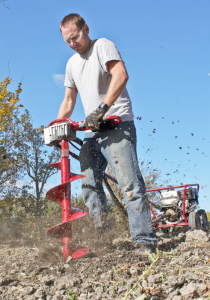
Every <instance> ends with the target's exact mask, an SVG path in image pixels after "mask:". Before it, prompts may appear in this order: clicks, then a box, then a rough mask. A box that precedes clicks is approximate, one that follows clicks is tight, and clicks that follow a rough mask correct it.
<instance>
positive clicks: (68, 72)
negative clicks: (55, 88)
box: [64, 61, 76, 88]
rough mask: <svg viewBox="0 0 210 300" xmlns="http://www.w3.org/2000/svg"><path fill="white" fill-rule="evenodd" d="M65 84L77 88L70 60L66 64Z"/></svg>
mask: <svg viewBox="0 0 210 300" xmlns="http://www.w3.org/2000/svg"><path fill="white" fill-rule="evenodd" d="M64 85H65V86H67V87H70V88H76V85H75V82H74V79H73V77H72V72H71V64H70V61H68V63H67V65H66V73H65V80H64Z"/></svg>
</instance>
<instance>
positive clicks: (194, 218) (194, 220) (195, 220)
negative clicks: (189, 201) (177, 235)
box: [189, 211, 201, 229]
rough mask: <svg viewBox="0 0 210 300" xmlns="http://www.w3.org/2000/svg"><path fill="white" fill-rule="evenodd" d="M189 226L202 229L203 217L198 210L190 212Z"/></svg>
mask: <svg viewBox="0 0 210 300" xmlns="http://www.w3.org/2000/svg"><path fill="white" fill-rule="evenodd" d="M189 226H190V227H191V228H192V229H200V228H201V219H200V215H199V213H198V212H195V211H192V212H190V214H189Z"/></svg>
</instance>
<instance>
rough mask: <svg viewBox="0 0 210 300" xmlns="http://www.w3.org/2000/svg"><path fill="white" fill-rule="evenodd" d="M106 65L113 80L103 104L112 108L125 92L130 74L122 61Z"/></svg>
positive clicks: (112, 61) (114, 61)
mask: <svg viewBox="0 0 210 300" xmlns="http://www.w3.org/2000/svg"><path fill="white" fill-rule="evenodd" d="M106 65H107V70H108V72H109V73H110V74H111V75H112V79H111V82H110V85H109V88H108V91H107V93H106V96H105V97H104V99H103V102H104V103H106V104H107V105H108V106H109V108H110V107H111V106H112V104H113V103H114V102H115V101H116V100H117V98H118V97H119V96H120V94H121V93H122V91H123V90H124V88H125V86H126V83H127V81H128V73H127V71H126V68H125V65H124V63H123V62H122V61H117V60H111V61H108V62H107V64H106Z"/></svg>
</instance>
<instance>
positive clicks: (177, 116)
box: [0, 0, 210, 211]
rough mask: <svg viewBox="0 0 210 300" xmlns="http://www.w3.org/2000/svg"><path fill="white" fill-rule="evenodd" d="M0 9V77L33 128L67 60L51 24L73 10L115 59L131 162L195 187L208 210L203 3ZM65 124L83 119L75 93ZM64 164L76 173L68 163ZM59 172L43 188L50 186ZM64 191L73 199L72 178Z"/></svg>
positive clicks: (13, 3)
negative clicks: (133, 149) (127, 108)
mask: <svg viewBox="0 0 210 300" xmlns="http://www.w3.org/2000/svg"><path fill="white" fill-rule="evenodd" d="M5 5H6V6H8V8H7V7H5ZM5 5H4V4H3V3H1V2H0V28H1V41H0V45H1V47H0V49H1V50H0V54H1V55H0V80H1V81H2V80H3V79H4V78H5V77H6V76H8V75H9V76H10V78H12V80H13V82H12V83H11V85H10V91H14V90H15V89H16V88H17V86H18V83H19V82H20V81H22V88H23V91H22V93H21V104H23V105H24V107H25V108H27V109H28V110H29V112H30V113H31V116H32V119H33V124H34V126H35V127H39V126H40V125H45V126H47V125H48V124H49V123H50V122H51V121H52V120H54V119H56V117H57V114H58V110H59V107H60V104H61V102H62V100H63V97H64V92H65V87H64V86H63V80H64V74H65V67H66V63H67V61H68V59H69V58H70V57H71V56H72V55H73V54H74V52H73V50H71V49H70V47H69V46H68V45H67V44H65V43H64V41H63V38H62V35H61V33H60V29H59V26H60V22H61V21H62V19H63V18H64V16H66V15H67V14H69V13H79V14H80V15H82V17H83V18H84V19H85V21H86V23H87V25H88V26H89V28H90V38H91V39H92V40H94V39H98V38H102V37H105V38H107V39H109V40H111V41H113V42H114V43H115V44H116V46H117V48H118V50H119V52H120V54H121V56H122V58H123V60H124V63H125V66H126V68H127V71H128V74H129V81H128V83H127V89H128V92H129V95H130V97H131V101H132V106H133V112H134V116H135V125H136V129H137V153H138V159H139V162H140V163H141V165H142V164H143V167H148V166H149V167H150V166H151V167H152V168H153V169H158V170H161V181H162V182H164V181H165V180H168V183H169V184H171V185H179V184H180V183H182V184H194V183H198V184H199V185H200V192H199V202H200V208H203V209H206V210H208V211H210V182H209V169H210V136H209V130H210V118H209V112H210V55H209V53H210V17H209V12H210V1H209V0H202V1H201V0H184V1H183V0H170V1H168V0H130V1H125V0H122V1H119V0H112V1H111V0H106V1H99V0H94V1H93V0H88V1H85V0H80V1H70V0H59V1H58V0H44V1H43V0H42V1H41V0H36V1H28V0H27V1H26V0H8V1H6V2H5ZM71 119H72V120H74V121H82V120H84V119H85V114H84V110H83V107H82V104H81V100H80V97H79V96H78V99H77V104H76V107H75V110H74V112H73V115H72V117H71ZM78 136H79V137H80V138H82V137H83V133H80V134H79V135H78ZM71 166H72V171H74V172H76V173H80V168H79V164H77V163H75V161H74V160H73V159H71ZM59 176H60V175H56V176H54V177H52V178H51V179H50V180H49V183H48V185H49V186H55V185H57V184H59V182H60V177H59ZM72 193H73V194H75V193H76V194H80V193H81V188H80V182H79V181H78V182H74V183H73V184H72Z"/></svg>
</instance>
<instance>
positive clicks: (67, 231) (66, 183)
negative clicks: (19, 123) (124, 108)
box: [42, 116, 120, 260]
mask: <svg viewBox="0 0 210 300" xmlns="http://www.w3.org/2000/svg"><path fill="white" fill-rule="evenodd" d="M107 119H108V120H110V119H115V120H114V123H115V124H118V123H120V118H119V117H116V116H110V117H107ZM55 123H56V124H55ZM87 129H89V128H86V127H85V126H84V122H72V121H71V120H70V119H66V118H64V119H59V120H55V121H52V122H51V123H50V124H49V125H48V127H47V128H44V129H43V131H42V133H43V134H44V140H45V144H46V145H48V146H55V145H57V144H59V143H61V157H62V158H61V161H60V162H56V163H52V164H51V166H52V167H54V168H56V169H58V170H61V184H59V185H57V186H55V187H54V188H52V189H50V190H49V191H48V192H47V194H46V196H47V198H48V199H49V200H50V201H53V202H55V203H57V204H61V205H62V223H61V224H58V225H55V226H53V227H51V228H50V229H48V230H47V234H48V235H50V236H51V237H55V238H62V239H63V258H64V260H66V259H67V258H68V257H69V256H71V257H72V258H73V259H77V258H80V257H83V256H84V255H86V254H87V253H88V252H89V250H88V249H87V248H84V247H82V246H80V245H75V244H73V243H71V239H72V221H73V220H76V219H79V218H82V217H84V216H86V215H87V212H86V211H83V210H81V209H78V208H74V207H72V206H71V182H72V181H75V180H77V179H81V178H83V177H85V176H83V175H76V174H74V173H71V172H70V159H69V144H68V141H69V140H71V141H74V140H75V139H76V130H87Z"/></svg>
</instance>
